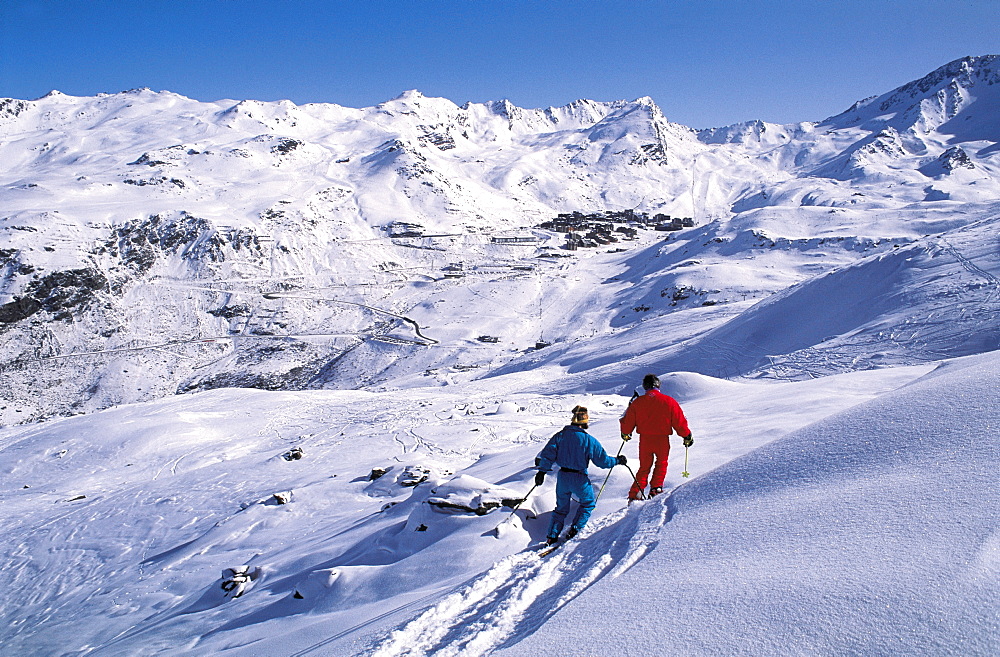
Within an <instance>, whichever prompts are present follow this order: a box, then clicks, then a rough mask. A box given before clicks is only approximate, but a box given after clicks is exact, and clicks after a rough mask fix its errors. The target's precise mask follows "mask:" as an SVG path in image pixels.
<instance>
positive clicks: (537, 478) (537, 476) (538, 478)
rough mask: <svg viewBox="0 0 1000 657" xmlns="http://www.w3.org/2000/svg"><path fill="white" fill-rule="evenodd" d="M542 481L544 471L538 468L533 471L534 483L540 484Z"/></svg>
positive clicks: (543, 479)
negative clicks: (536, 470)
mask: <svg viewBox="0 0 1000 657" xmlns="http://www.w3.org/2000/svg"><path fill="white" fill-rule="evenodd" d="M543 481H545V473H544V472H542V471H541V470H539V471H538V472H536V473H535V485H536V486H541V485H542V482H543Z"/></svg>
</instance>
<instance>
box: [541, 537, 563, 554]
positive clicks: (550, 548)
mask: <svg viewBox="0 0 1000 657" xmlns="http://www.w3.org/2000/svg"><path fill="white" fill-rule="evenodd" d="M565 542H566V541H556V542H555V543H553V544H552V545H543V546H542V547H541V548H540V549H539V550H538V551H537V554H538V556H540V557H544V556H547V555H550V554H552V553H553V552H555V551H556V550H557V549H559V548H560V547H562V545H563V544H564V543H565Z"/></svg>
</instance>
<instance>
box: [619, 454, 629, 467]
mask: <svg viewBox="0 0 1000 657" xmlns="http://www.w3.org/2000/svg"><path fill="white" fill-rule="evenodd" d="M618 465H628V459H627V458H625V455H624V454H619V455H618Z"/></svg>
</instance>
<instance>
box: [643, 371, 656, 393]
mask: <svg viewBox="0 0 1000 657" xmlns="http://www.w3.org/2000/svg"><path fill="white" fill-rule="evenodd" d="M642 387H643V388H645V389H646V390H652V389H653V388H659V387H660V377H658V376H656V375H655V374H647V375H646V376H644V377H642Z"/></svg>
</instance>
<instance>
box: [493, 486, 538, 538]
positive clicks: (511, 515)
mask: <svg viewBox="0 0 1000 657" xmlns="http://www.w3.org/2000/svg"><path fill="white" fill-rule="evenodd" d="M536 488H538V484H535V485H534V486H532V487H531V490H529V491H528V492H527V493H526V494H525V496H524V497H522V498H521V499H520V500H519V501H518V503H517V504H515V505H514V506H513V508H511V510H510V513H509V514H508V515H507V517H506V518H504V519H503V520H501V521H500V522H499V523H497V526H496V527H494V528H493V532H494V533H495V534H496V535H497V536H499V535H500V525H502V524H504V523H505V522H507V521H508V520H510V519H511V518H513V517H514V513H515V512H516V511H517V510H518V508H519V507H520V506H521V505H522V504H524V503H525V501H526V500H527V499H528V498H529V497H531V494H532V493H533V492H535V489H536Z"/></svg>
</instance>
